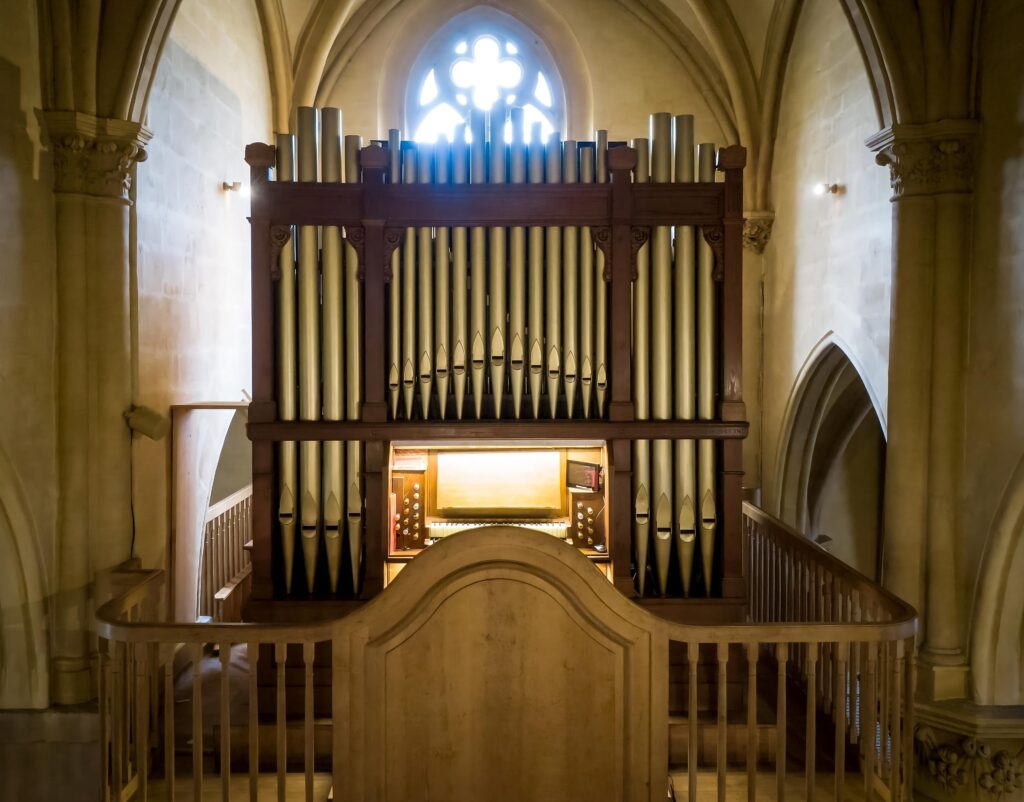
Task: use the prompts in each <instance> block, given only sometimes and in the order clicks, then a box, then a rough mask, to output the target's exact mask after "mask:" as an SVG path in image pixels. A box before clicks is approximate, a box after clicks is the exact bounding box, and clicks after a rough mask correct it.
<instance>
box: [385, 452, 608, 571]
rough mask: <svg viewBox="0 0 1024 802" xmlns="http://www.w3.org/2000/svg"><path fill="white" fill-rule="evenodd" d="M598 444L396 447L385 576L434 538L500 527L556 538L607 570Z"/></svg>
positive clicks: (602, 461) (601, 460) (601, 459)
mask: <svg viewBox="0 0 1024 802" xmlns="http://www.w3.org/2000/svg"><path fill="white" fill-rule="evenodd" d="M605 465H606V455H605V447H604V444H603V443H575V442H574V443H554V444H546V445H544V446H539V447H538V446H536V445H529V446H523V445H514V444H509V445H503V444H497V445H495V444H493V443H492V444H489V445H487V446H475V445H473V444H471V443H465V442H458V443H454V442H453V443H450V444H449V443H440V444H438V443H432V444H430V445H426V444H403V445H398V444H396V445H395V446H394V447H393V449H392V454H391V496H390V503H391V521H392V529H391V537H390V548H389V553H388V571H387V574H388V578H389V579H392V578H394V576H395V575H396V574H397V573H398V571H399V570H400V569H401V567H402V566H403V565H404V563H405V562H407V561H409V560H410V559H412V558H414V557H415V556H416V555H417V554H419V553H420V552H421V551H422V550H423V549H425V548H429V547H430V546H431V545H433V544H434V543H437V542H438V541H439V540H441V539H443V538H445V537H447V536H449V535H452V534H455V533H456V532H466V531H471V530H473V529H479V528H481V527H485V526H493V525H495V524H501V525H506V526H520V527H523V528H525V529H530V530H533V531H536V532H537V533H538V534H542V535H546V536H550V537H557V538H559V539H560V540H564V541H565V542H566V543H568V544H570V545H572V546H575V547H576V548H578V549H579V550H580V551H581V552H582V553H583V554H585V555H586V556H587V557H589V558H590V559H591V560H592V561H593V562H594V563H595V564H597V565H598V566H600V567H601V568H602V569H603V570H604V571H605V573H606V574H607V573H608V569H607V566H608V564H609V563H608V559H609V558H608V519H607V515H606V514H605V481H604V476H605Z"/></svg>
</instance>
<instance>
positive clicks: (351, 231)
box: [345, 226, 366, 281]
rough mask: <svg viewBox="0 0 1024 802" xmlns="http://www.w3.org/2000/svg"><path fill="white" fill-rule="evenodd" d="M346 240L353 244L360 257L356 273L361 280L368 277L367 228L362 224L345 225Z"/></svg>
mask: <svg viewBox="0 0 1024 802" xmlns="http://www.w3.org/2000/svg"><path fill="white" fill-rule="evenodd" d="M345 242H346V243H347V244H348V245H351V246H352V248H353V249H354V250H355V252H356V256H357V257H358V258H359V272H358V273H357V274H356V275H357V276H358V277H359V280H360V281H362V280H363V279H364V278H366V258H365V252H366V249H365V248H364V247H363V246H364V245H365V244H366V229H364V228H363V227H362V226H345Z"/></svg>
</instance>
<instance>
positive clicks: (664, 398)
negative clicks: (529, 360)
mask: <svg viewBox="0 0 1024 802" xmlns="http://www.w3.org/2000/svg"><path fill="white" fill-rule="evenodd" d="M650 135H651V181H652V182H655V183H659V184H663V183H666V182H668V181H671V180H672V117H671V115H669V114H665V113H658V114H652V115H651V120H650ZM670 236H671V232H670V229H669V228H668V227H667V226H655V227H654V229H653V230H652V232H651V245H650V248H651V285H650V290H651V302H650V307H651V316H650V323H649V325H650V327H651V334H650V337H651V417H652V418H653V419H654V420H669V419H670V418H671V417H672V339H671V337H672V254H671V241H670ZM673 489H674V488H673V482H672V443H671V441H669V440H655V441H654V443H653V447H652V460H651V498H652V503H653V512H654V564H655V569H656V572H657V575H658V587H659V589H660V591H661V593H662V595H664V594H665V593H666V592H667V590H668V574H669V566H670V559H671V555H672V530H673V528H674V527H673V523H672V519H673V517H674V516H673V506H674V505H673V503H672V497H673Z"/></svg>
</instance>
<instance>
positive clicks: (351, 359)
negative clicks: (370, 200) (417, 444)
mask: <svg viewBox="0 0 1024 802" xmlns="http://www.w3.org/2000/svg"><path fill="white" fill-rule="evenodd" d="M362 145H363V142H362V139H360V137H358V136H353V135H349V136H346V137H345V181H346V182H347V183H357V182H358V181H359V151H360V149H361V148H362ZM361 286H362V282H361V281H360V279H359V255H358V253H357V251H356V249H355V247H353V246H352V244H351V243H349V242H346V243H345V356H346V359H345V374H346V375H345V387H346V390H347V392H346V394H345V417H346V418H347V419H348V420H359V418H360V417H362V413H363V410H362V402H363V387H362V381H363V379H362V375H363V374H362V349H361V341H360V335H361V332H362V320H361V311H360V310H361V309H362V298H361ZM362 474H363V465H362V451H361V447H360V444H359V443H351V442H350V443H345V476H346V478H347V481H348V492H347V493H346V494H345V503H346V518H347V520H346V523H347V529H348V551H349V565H350V567H351V570H352V590H353V592H354V593H358V592H359V576H360V569H361V568H362V553H363V487H362Z"/></svg>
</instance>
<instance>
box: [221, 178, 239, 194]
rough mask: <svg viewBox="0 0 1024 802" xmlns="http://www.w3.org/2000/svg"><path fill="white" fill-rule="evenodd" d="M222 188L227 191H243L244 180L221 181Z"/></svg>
mask: <svg viewBox="0 0 1024 802" xmlns="http://www.w3.org/2000/svg"><path fill="white" fill-rule="evenodd" d="M220 188H221V189H223V190H224V191H225V192H241V191H242V182H241V181H221V184H220Z"/></svg>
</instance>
